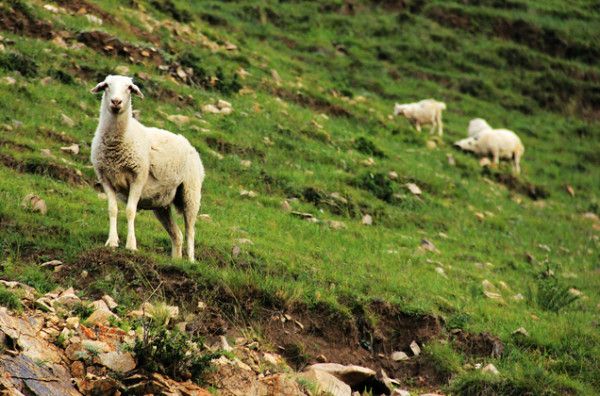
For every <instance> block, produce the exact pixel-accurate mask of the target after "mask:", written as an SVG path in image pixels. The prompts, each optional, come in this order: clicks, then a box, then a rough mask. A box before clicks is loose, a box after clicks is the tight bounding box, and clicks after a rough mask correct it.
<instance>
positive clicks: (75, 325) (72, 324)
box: [66, 316, 79, 330]
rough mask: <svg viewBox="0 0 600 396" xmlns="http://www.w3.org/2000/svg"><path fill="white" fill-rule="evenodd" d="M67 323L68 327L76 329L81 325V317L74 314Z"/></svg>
mask: <svg viewBox="0 0 600 396" xmlns="http://www.w3.org/2000/svg"><path fill="white" fill-rule="evenodd" d="M66 324H67V328H68V329H72V330H75V329H76V328H78V327H79V317H78V316H72V317H70V318H67V320H66Z"/></svg>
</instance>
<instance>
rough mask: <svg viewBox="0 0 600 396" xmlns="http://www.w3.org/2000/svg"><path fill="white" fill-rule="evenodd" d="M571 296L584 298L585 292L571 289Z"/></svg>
mask: <svg viewBox="0 0 600 396" xmlns="http://www.w3.org/2000/svg"><path fill="white" fill-rule="evenodd" d="M569 294H570V295H572V296H574V297H581V296H583V292H582V291H581V290H578V289H576V288H574V287H572V288H570V289H569Z"/></svg>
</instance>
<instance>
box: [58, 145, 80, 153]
mask: <svg viewBox="0 0 600 396" xmlns="http://www.w3.org/2000/svg"><path fill="white" fill-rule="evenodd" d="M60 150H61V151H62V152H64V153H69V154H73V155H77V154H79V145H78V144H75V143H73V144H72V145H70V146H65V147H61V148H60Z"/></svg>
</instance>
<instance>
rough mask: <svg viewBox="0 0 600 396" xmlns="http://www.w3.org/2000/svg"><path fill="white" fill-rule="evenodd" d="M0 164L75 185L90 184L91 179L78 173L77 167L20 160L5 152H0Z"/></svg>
mask: <svg viewBox="0 0 600 396" xmlns="http://www.w3.org/2000/svg"><path fill="white" fill-rule="evenodd" d="M0 164H2V165H4V166H6V167H8V168H11V169H13V170H15V171H17V172H20V173H30V174H32V175H42V176H48V177H51V178H53V179H56V180H60V181H63V182H65V183H68V184H71V185H74V186H85V185H88V184H89V181H88V180H86V178H85V177H84V176H83V175H80V174H79V173H77V171H76V170H75V169H72V168H69V167H66V166H64V165H59V164H54V163H48V162H38V161H36V160H33V159H30V160H26V161H24V160H19V159H16V158H14V157H13V156H11V155H9V154H5V153H0Z"/></svg>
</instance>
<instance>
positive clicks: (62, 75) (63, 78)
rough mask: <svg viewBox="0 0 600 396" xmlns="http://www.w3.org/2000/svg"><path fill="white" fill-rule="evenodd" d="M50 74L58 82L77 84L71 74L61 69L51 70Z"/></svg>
mask: <svg viewBox="0 0 600 396" xmlns="http://www.w3.org/2000/svg"><path fill="white" fill-rule="evenodd" d="M48 74H49V75H50V76H51V77H52V78H54V79H55V80H57V81H60V82H61V83H63V84H75V79H74V78H73V76H71V75H70V74H69V73H66V72H64V71H62V70H60V69H50V70H49V71H48Z"/></svg>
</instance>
